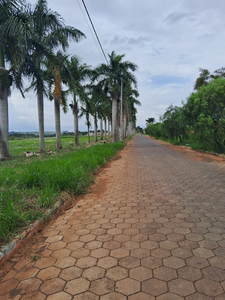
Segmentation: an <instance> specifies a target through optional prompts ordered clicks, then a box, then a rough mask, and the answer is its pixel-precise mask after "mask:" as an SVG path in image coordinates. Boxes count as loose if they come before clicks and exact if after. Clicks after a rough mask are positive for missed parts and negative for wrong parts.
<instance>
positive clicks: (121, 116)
mask: <svg viewBox="0 0 225 300" xmlns="http://www.w3.org/2000/svg"><path fill="white" fill-rule="evenodd" d="M120 140H121V141H123V79H122V78H121V101H120Z"/></svg>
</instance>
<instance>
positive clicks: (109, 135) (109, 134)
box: [108, 119, 111, 139]
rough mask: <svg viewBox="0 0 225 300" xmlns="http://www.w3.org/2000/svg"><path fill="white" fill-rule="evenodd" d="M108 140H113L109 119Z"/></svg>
mask: <svg viewBox="0 0 225 300" xmlns="http://www.w3.org/2000/svg"><path fill="white" fill-rule="evenodd" d="M108 138H109V139H110V138H111V131H110V120H109V119H108Z"/></svg>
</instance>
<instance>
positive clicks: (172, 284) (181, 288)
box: [0, 135, 225, 300]
mask: <svg viewBox="0 0 225 300" xmlns="http://www.w3.org/2000/svg"><path fill="white" fill-rule="evenodd" d="M177 149H178V148H176V147H175V148H174V147H172V146H168V145H167V144H164V143H161V142H160V143H159V142H156V141H154V140H151V139H149V138H147V137H144V136H140V135H136V136H135V138H134V139H133V140H132V141H131V143H129V145H128V146H127V147H126V148H125V149H124V150H122V151H121V152H120V154H119V156H118V157H117V158H116V159H114V160H113V161H112V162H111V163H110V164H109V165H108V166H107V167H106V168H104V169H103V170H102V171H101V172H100V174H99V175H98V177H97V183H96V184H95V185H94V187H93V192H92V193H90V194H87V195H85V196H84V197H81V198H80V199H79V201H78V202H77V203H76V205H75V206H74V207H73V208H71V209H69V210H68V211H67V212H65V213H64V214H63V215H61V216H60V217H59V218H57V219H56V220H55V221H54V222H53V223H51V224H49V225H48V226H47V227H46V228H45V229H44V231H43V232H42V233H41V234H40V235H39V236H38V237H37V241H36V243H35V244H33V245H32V244H30V247H29V248H26V251H25V252H24V253H23V255H20V254H17V255H15V256H14V257H13V258H12V259H11V261H10V262H9V263H8V264H7V265H6V266H5V268H4V271H5V272H7V274H6V275H5V276H4V278H3V279H2V281H1V283H0V300H3V299H4V300H7V299H13V300H28V299H32V300H42V299H43V300H58V299H60V300H72V299H73V300H81V299H82V300H98V299H99V300H125V299H128V300H152V299H157V300H163V299H166V300H169V299H173V300H179V299H187V300H194V299H195V300H196V299H204V300H209V299H216V300H221V299H225V163H224V162H225V161H224V159H222V158H217V157H214V156H211V155H207V154H206V155H205V154H199V153H196V152H194V151H191V150H189V149H186V150H185V149H181V148H179V151H177Z"/></svg>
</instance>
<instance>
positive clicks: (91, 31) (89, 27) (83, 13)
mask: <svg viewBox="0 0 225 300" xmlns="http://www.w3.org/2000/svg"><path fill="white" fill-rule="evenodd" d="M77 3H78V5H79V7H80V10H81V12H82V15H83V17H84V19H85V21H86V23H87V27H88V29H89V30H90V33H91V35H92V38H93V40H94V42H95V45H96V47H97V48H98V51H99V53H100V56H101V55H102V56H103V58H104V55H103V53H102V52H101V49H100V48H99V45H98V43H97V41H96V38H95V36H94V33H93V30H92V28H91V26H90V25H89V22H88V19H87V17H86V15H85V12H84V11H83V8H82V7H81V5H80V2H79V0H77Z"/></svg>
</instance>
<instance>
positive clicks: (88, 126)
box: [87, 124, 91, 144]
mask: <svg viewBox="0 0 225 300" xmlns="http://www.w3.org/2000/svg"><path fill="white" fill-rule="evenodd" d="M87 128H88V144H90V142H91V140H90V125H89V124H88V125H87Z"/></svg>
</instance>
